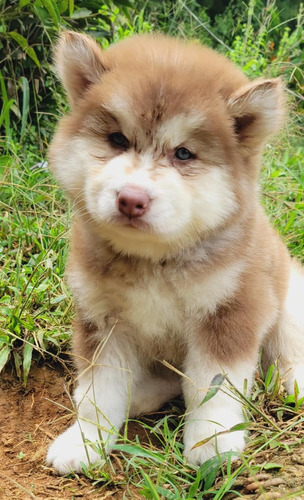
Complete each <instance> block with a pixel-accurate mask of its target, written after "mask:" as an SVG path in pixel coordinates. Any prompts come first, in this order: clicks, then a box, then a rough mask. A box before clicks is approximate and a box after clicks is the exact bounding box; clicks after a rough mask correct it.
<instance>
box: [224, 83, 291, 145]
mask: <svg viewBox="0 0 304 500" xmlns="http://www.w3.org/2000/svg"><path fill="white" fill-rule="evenodd" d="M228 111H229V113H230V116H231V117H232V119H233V120H234V128H235V133H236V135H237V137H238V142H239V144H240V146H241V147H243V148H245V149H246V150H247V151H251V152H252V153H254V152H257V151H258V150H260V148H261V146H262V145H263V144H264V142H265V141H266V139H267V137H268V136H269V135H271V134H273V133H275V132H277V131H278V130H279V128H280V126H281V125H282V122H283V118H284V91H283V84H282V82H281V80H280V79H272V80H256V81H254V82H253V83H252V84H250V85H248V86H246V87H243V88H241V89H240V90H239V91H238V92H237V93H235V94H234V95H232V96H231V98H230V99H229V101H228Z"/></svg>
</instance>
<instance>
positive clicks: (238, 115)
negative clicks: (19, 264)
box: [47, 32, 304, 474]
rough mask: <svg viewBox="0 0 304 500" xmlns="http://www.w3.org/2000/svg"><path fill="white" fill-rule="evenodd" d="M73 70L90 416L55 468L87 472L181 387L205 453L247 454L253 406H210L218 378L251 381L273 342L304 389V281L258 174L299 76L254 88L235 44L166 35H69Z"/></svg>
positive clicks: (58, 169) (192, 433) (78, 287)
mask: <svg viewBox="0 0 304 500" xmlns="http://www.w3.org/2000/svg"><path fill="white" fill-rule="evenodd" d="M55 65H56V67H57V71H58V74H59V76H60V78H61V80H62V83H63V85H64V87H65V89H66V92H67V95H68V98H69V101H70V104H71V109H72V111H71V113H70V114H69V115H68V116H66V117H64V118H62V119H61V121H60V124H59V128H58V130H57V132H56V134H55V137H54V139H53V142H52V144H51V147H50V153H49V157H50V164H51V168H52V170H53V172H54V174H55V176H56V177H57V179H58V180H59V182H60V183H61V185H62V186H63V187H64V189H65V191H66V192H67V194H68V196H69V197H70V199H71V200H72V202H73V205H74V209H75V214H74V218H73V227H72V238H71V250H70V258H69V263H68V277H69V284H70V287H71V289H72V292H73V294H74V298H75V303H76V309H77V320H76V325H75V332H74V335H73V352H74V356H75V361H76V364H77V369H78V377H77V384H78V385H77V388H76V390H75V404H76V407H77V412H78V420H77V421H76V422H75V423H74V424H73V425H72V427H70V428H69V429H68V430H67V431H65V432H64V433H63V434H62V435H61V436H59V437H58V438H57V439H56V440H55V442H54V443H53V444H52V445H51V446H50V448H49V451H48V454H47V462H48V464H50V465H52V466H54V467H55V468H56V469H57V470H58V472H59V473H62V474H64V473H67V472H69V471H70V470H72V469H74V470H75V471H78V472H79V471H81V463H84V464H86V465H88V463H89V462H91V463H95V462H96V461H98V460H100V454H98V453H97V452H96V446H98V447H99V448H100V449H101V448H102V449H103V450H104V451H105V452H108V451H110V450H111V448H112V447H113V444H114V443H115V440H116V438H117V434H118V432H119V429H120V428H121V426H122V424H123V421H124V419H125V418H126V417H127V416H131V417H136V416H138V415H140V414H143V413H145V412H149V411H153V410H156V409H158V408H159V407H161V405H163V403H164V402H165V401H167V400H169V399H170V398H172V397H174V396H176V395H178V394H180V393H181V392H182V393H183V396H184V399H185V404H186V408H187V411H186V421H185V428H184V455H185V457H186V459H187V460H188V461H189V462H190V463H193V464H201V463H202V462H204V461H205V460H207V459H209V458H210V457H212V456H213V455H215V454H216V453H217V452H219V453H222V452H226V451H229V450H234V451H236V452H242V451H243V450H244V446H245V441H244V432H243V431H237V432H231V433H221V432H222V431H223V430H229V429H230V428H231V427H233V426H234V425H236V424H239V423H240V422H242V420H243V416H242V407H241V404H240V403H239V402H238V401H236V400H235V399H233V398H231V397H229V396H228V395H227V394H226V393H224V392H222V391H219V392H218V393H217V394H216V395H215V396H214V397H213V398H211V399H209V400H208V401H207V402H206V403H205V404H203V405H201V402H202V401H203V399H204V396H205V394H206V391H207V390H208V387H209V386H210V383H211V381H212V380H213V378H214V377H215V375H217V374H219V373H223V374H227V375H228V377H229V380H230V381H231V382H232V383H233V384H234V385H235V387H236V388H238V389H239V390H240V391H242V390H243V384H244V380H245V379H246V380H247V387H248V388H249V389H250V384H251V382H252V378H253V374H254V371H255V368H256V365H257V359H258V352H259V348H260V347H261V346H263V353H264V363H265V366H267V364H269V363H272V362H274V361H275V360H278V363H279V368H280V370H281V374H282V375H283V376H284V378H285V380H286V388H287V390H288V391H289V392H291V393H292V392H293V387H294V381H295V380H297V383H298V386H299V389H300V392H301V394H303V392H304V308H303V303H302V302H303V296H304V276H303V273H302V270H301V268H300V266H299V265H298V264H297V263H296V262H293V261H292V260H291V258H290V257H289V255H288V252H287V250H286V248H285V246H284V245H283V243H282V242H281V240H280V238H279V237H278V235H277V234H276V233H275V231H274V230H273V229H272V228H271V226H270V224H269V222H268V220H267V218H266V216H265V214H264V212H263V209H262V208H261V206H260V204H259V195H258V185H257V178H258V173H259V169H260V162H261V152H262V148H263V145H264V144H265V141H266V139H267V137H268V136H269V135H270V134H272V133H273V132H276V131H277V130H278V129H279V127H280V125H281V122H282V119H283V115H284V98H283V89H282V83H281V82H280V80H278V79H267V80H263V79H258V80H254V81H252V82H250V81H248V79H247V78H246V77H245V76H244V75H243V74H242V72H240V70H239V69H237V68H236V67H235V66H234V65H233V64H232V63H231V62H229V61H228V60H227V59H225V58H224V57H223V56H222V55H219V54H217V53H215V52H213V51H212V50H210V49H208V48H205V47H201V46H199V45H198V44H195V43H184V42H181V41H178V40H175V39H171V38H167V37H164V36H160V35H155V36H153V35H152V36H151V35H148V36H134V37H131V38H129V39H127V40H124V41H122V42H119V43H117V44H115V45H113V46H112V47H110V48H109V49H107V50H106V51H102V50H101V49H100V47H99V46H98V45H97V44H96V43H95V42H94V41H93V40H92V39H91V38H89V37H87V36H84V35H81V34H78V33H74V32H65V33H63V34H62V36H61V38H60V40H59V43H58V45H57V48H56V51H55ZM163 360H165V361H166V362H167V366H168V363H169V364H171V365H173V366H174V367H176V369H177V370H179V371H180V372H182V373H183V374H184V376H181V377H179V376H178V375H177V370H176V371H174V370H170V369H168V368H166V366H165V364H164V363H163ZM210 436H215V437H213V439H211V440H209V441H207V442H206V443H205V444H204V445H201V446H197V447H195V444H196V443H198V442H200V441H202V440H204V439H205V438H208V437H210ZM84 440H85V442H86V443H93V444H95V449H94V446H89V445H88V446H85V445H84ZM101 443H102V444H101Z"/></svg>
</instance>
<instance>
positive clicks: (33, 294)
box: [0, 0, 304, 498]
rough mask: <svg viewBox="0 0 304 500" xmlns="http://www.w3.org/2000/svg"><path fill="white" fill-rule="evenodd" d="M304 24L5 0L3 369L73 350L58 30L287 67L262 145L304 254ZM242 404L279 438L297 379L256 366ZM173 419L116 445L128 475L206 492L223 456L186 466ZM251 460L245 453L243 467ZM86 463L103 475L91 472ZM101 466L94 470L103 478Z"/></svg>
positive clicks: (280, 69)
mask: <svg viewBox="0 0 304 500" xmlns="http://www.w3.org/2000/svg"><path fill="white" fill-rule="evenodd" d="M303 25H304V8H303V4H301V3H300V2H299V1H297V0H294V1H293V2H290V1H287V0H266V1H263V0H250V1H249V2H243V1H242V0H231V1H230V2H227V1H224V0H217V1H216V0H205V1H204V0H200V1H199V0H165V1H164V2H160V1H156V0H152V1H148V0H115V1H114V2H112V1H106V2H102V0H0V95H1V100H2V105H1V106H2V107H1V114H0V127H1V136H0V150H1V157H0V172H1V176H0V183H1V187H0V193H1V194H0V196H1V212H0V260H1V274H0V327H1V330H0V370H2V369H3V368H4V367H5V365H7V364H9V366H13V367H14V371H15V374H16V376H17V377H18V378H19V379H20V381H21V382H22V383H23V384H26V381H27V377H28V374H29V371H30V368H31V364H32V363H33V362H35V363H37V362H38V363H41V362H43V361H44V360H49V359H51V358H53V359H54V360H56V359H58V358H61V359H62V358H64V356H65V352H66V350H67V349H68V341H69V336H70V325H71V321H72V317H73V306H72V299H71V296H70V294H69V290H68V289H67V287H66V284H65V281H64V278H63V275H64V267H65V259H66V255H67V250H68V227H69V223H68V221H69V217H70V208H69V206H68V204H67V202H66V201H65V199H64V197H63V195H62V193H61V191H60V190H59V189H58V188H57V186H56V185H55V183H54V180H53V179H52V177H51V175H50V173H49V171H48V168H47V147H48V144H49V142H50V140H51V137H52V134H53V131H54V127H55V126H56V122H57V120H58V117H59V116H60V115H61V114H62V113H64V112H65V111H66V110H67V103H66V98H65V95H64V93H63V91H62V89H61V87H60V85H59V82H58V81H57V79H56V77H55V75H54V74H53V72H52V67H51V52H52V45H53V43H54V41H55V40H56V36H57V34H58V32H59V30H60V29H62V28H69V29H75V30H81V31H84V32H86V33H89V34H90V35H92V36H93V37H95V38H96V39H97V41H98V42H99V43H100V44H101V45H102V47H103V48H106V47H107V46H108V45H109V44H110V43H112V42H115V41H117V40H119V39H122V38H124V37H127V36H129V35H132V34H133V33H142V32H149V31H162V32H165V33H169V34H172V35H174V36H179V37H181V38H192V39H193V38H194V39H197V40H200V41H201V42H202V43H205V44H207V45H209V46H212V47H214V48H216V49H217V50H219V51H220V52H223V53H224V54H226V55H227V56H228V57H229V58H230V59H231V60H232V61H234V62H235V63H236V64H237V65H238V66H240V67H241V68H242V69H243V71H244V72H245V73H246V74H247V75H248V76H249V77H250V78H254V77H258V76H262V75H263V76H271V77H277V76H280V77H281V78H283V80H284V81H285V83H286V87H287V92H288V97H289V119H288V120H287V123H286V125H285V128H284V130H283V131H282V133H281V135H279V136H278V137H276V138H274V139H273V141H272V142H271V143H269V144H267V147H266V151H265V155H264V166H263V171H262V176H261V182H262V190H261V197H262V202H263V203H264V204H265V207H266V210H267V211H268V213H269V215H270V218H271V220H272V223H273V224H274V225H275V226H276V227H277V228H278V230H279V231H280V233H281V234H282V237H283V239H284V240H285V242H286V243H287V245H288V246H289V249H290V251H291V253H292V254H293V255H294V256H296V257H297V258H298V259H300V260H302V261H304V254H303V244H304V220H303V208H304V197H303V194H304V169H303V163H304V162H303V159H304V158H303V155H304V153H303V143H302V141H301V131H302V132H303V110H304V98H303V86H304V67H303V63H304V50H303V49H304V36H303ZM234 397H241V398H244V396H242V395H235V396H234ZM267 401H268V403H267ZM269 401H271V405H270V406H269ZM244 403H245V408H246V409H247V411H248V414H250V418H251V420H252V421H255V422H260V420H259V419H261V422H262V423H263V426H265V425H266V426H267V432H266V434H265V432H264V430H265V429H264V427H263V429H264V430H263V432H262V431H260V433H259V432H258V431H257V430H256V429H255V432H256V433H257V434H256V435H255V440H256V442H255V445H254V446H252V453H253V454H254V453H257V450H259V449H260V447H262V449H268V448H269V447H272V448H273V447H275V446H279V447H280V446H281V444H280V439H279V438H278V436H280V435H281V434H280V433H282V427H280V426H279V427H278V425H277V424H273V421H272V418H271V415H270V416H269V412H270V413H271V412H274V413H275V417H276V418H277V419H278V421H279V422H281V423H284V422H285V423H284V425H283V424H282V425H283V428H284V429H285V430H284V432H287V431H286V425H285V424H286V418H287V417H286V415H288V416H289V417H290V415H291V416H292V419H293V420H292V422H293V424H292V425H293V427H292V429H294V428H295V426H297V425H301V423H302V421H303V419H302V416H301V415H302V414H301V410H300V404H301V401H299V400H298V398H297V390H296V389H295V395H294V396H292V397H291V398H286V396H285V395H284V392H283V391H282V389H281V385H280V379H279V377H278V375H277V373H276V370H275V367H272V368H271V369H270V371H269V372H268V373H267V374H263V373H261V372H260V373H259V376H258V378H257V382H256V387H255V391H254V394H253V395H252V396H251V397H250V398H249V396H247V397H245V398H244ZM265 405H266V406H265ZM261 408H262V409H261ZM173 413H174V412H173ZM170 418H171V417H169V416H168V419H169V420H167V417H165V418H164V419H162V421H161V423H160V424H157V425H158V428H157V430H155V429H154V427H153V429H154V430H153V432H154V433H157V432H158V433H162V436H163V449H162V450H160V451H155V450H154V449H151V450H147V449H144V448H141V447H140V445H139V444H138V443H137V445H136V446H135V445H132V444H130V443H129V444H126V442H124V444H123V445H121V449H120V451H121V452H126V453H129V455H128V456H131V457H133V458H132V460H133V462H132V467H133V469H132V470H135V471H136V473H133V472H132V474H135V476H136V481H138V482H137V483H136V484H138V488H140V491H141V492H142V495H143V496H144V497H146V498H203V496H202V495H204V494H206V492H207V491H213V490H212V488H214V486H213V482H214V479H215V477H216V474H217V472H218V470H219V469H220V467H221V466H220V461H219V460H218V459H216V460H215V461H214V462H212V463H211V464H209V465H208V464H207V466H206V467H205V469H204V468H203V469H199V472H197V470H196V472H195V473H194V472H193V471H191V470H190V469H189V468H187V467H186V466H185V465H183V461H182V458H181V446H182V445H181V444H180V442H179V439H178V438H179V433H180V430H181V428H182V418H180V417H176V416H173V417H172V419H173V422H174V423H175V427H174V430H173V431H172V428H171V426H170V425H169V422H171V421H170ZM287 420H288V419H287ZM150 430H151V429H150ZM265 436H266V437H265ZM158 437H159V436H158ZM301 442H302V441H301ZM274 443H277V444H274ZM297 444H299V443H297ZM300 444H301V443H300ZM123 446H125V448H123ZM132 446H133V447H132ZM126 447H127V448H126ZM267 447H268V448H267ZM169 456H170V458H168V457H169ZM135 459H136V460H138V462H136V460H135ZM135 463H137V468H136V467H135V465H134V464H135ZM147 464H148V465H147ZM168 464H169V465H168ZM248 464H249V459H248V457H247V459H246V458H244V460H243V462H242V465H241V466H240V467H241V468H242V467H243V468H244V467H245V468H246V467H249V465H248ZM156 466H158V468H157V467H156ZM134 467H135V469H134ZM146 467H149V471H150V473H149V475H148V474H147V473H146V472H145V470H146V469H145V468H146ZM153 467H154V468H153ZM155 467H156V469H155ZM160 469H161V470H162V475H160V473H159V470H160ZM164 469H166V470H165V471H164ZM151 470H152V471H153V472H151ZM241 470H243V469H241ZM86 472H87V474H88V475H90V474H91V475H92V474H93V476H94V474H95V476H94V477H95V479H96V471H95V472H94V473H93V472H92V471H91V472H90V471H86ZM222 473H223V477H224V479H223V481H222V483H220V486H219V487H217V489H216V493H214V495H215V496H214V498H222V497H223V496H224V495H225V494H226V493H227V491H230V489H231V488H232V485H233V482H234V481H235V480H236V478H237V476H238V474H240V472H235V471H233V470H232V469H231V467H230V465H229V460H228V466H227V468H226V469H225V471H223V470H222ZM104 474H106V473H105V472H102V473H101V472H100V474H99V476H98V474H97V476H98V478H101V479H100V480H105V477H104ZM107 474H110V479H111V480H113V477H112V476H111V473H109V472H107ZM132 474H131V473H130V477H131V478H133V479H130V480H132V481H133V480H134V477H135V476H132ZM170 474H171V475H170ZM164 475H166V480H165V479H164ZM169 476H170V477H169ZM106 479H107V480H109V477H107V478H106ZM128 480H129V479H128ZM134 481H135V480H134ZM164 482H166V484H167V486H166V487H165V488H164V487H163V484H164ZM168 484H169V486H168ZM202 484H203V486H202ZM214 491H215V490H214ZM170 495H171V496H170ZM172 495H173V496H172ZM185 495H186V496H185ZM204 498H205V497H204Z"/></svg>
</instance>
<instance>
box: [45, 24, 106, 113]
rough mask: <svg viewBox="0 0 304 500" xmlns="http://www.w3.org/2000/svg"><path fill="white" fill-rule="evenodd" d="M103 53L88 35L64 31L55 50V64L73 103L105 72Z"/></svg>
mask: <svg viewBox="0 0 304 500" xmlns="http://www.w3.org/2000/svg"><path fill="white" fill-rule="evenodd" d="M103 59H104V57H103V52H102V50H101V48H100V46H99V45H98V44H97V43H96V42H95V41H94V40H93V39H92V38H91V37H89V36H87V35H82V34H80V33H76V32H74V31H63V32H62V33H61V35H60V37H59V40H58V42H57V45H56V46H55V49H54V63H55V68H56V71H57V74H58V76H59V78H60V79H61V81H62V83H63V85H64V87H65V89H66V91H67V94H68V98H69V100H70V102H71V104H72V105H75V104H76V103H77V101H79V99H81V97H83V95H84V93H85V91H86V90H87V89H88V88H89V87H90V85H92V84H93V83H96V82H98V81H99V79H100V77H101V76H102V74H103V73H104V72H105V71H106V68H105V65H104V61H103Z"/></svg>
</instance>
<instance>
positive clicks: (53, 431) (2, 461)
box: [0, 365, 304, 500]
mask: <svg viewBox="0 0 304 500" xmlns="http://www.w3.org/2000/svg"><path fill="white" fill-rule="evenodd" d="M70 386H71V374H69V373H67V372H66V371H64V370H63V369H60V368H58V367H57V368H56V369H51V368H49V367H48V366H46V365H44V366H42V367H37V366H34V367H33V368H32V370H31V373H30V377H29V380H28V383H27V386H26V388H24V387H23V386H22V385H20V382H18V380H17V379H16V377H15V375H13V374H12V373H9V372H4V373H3V374H1V380H0V427H1V435H0V499H1V500H6V499H12V500H15V499H16V500H17V499H24V500H26V499H28V498H32V499H34V500H35V499H36V500H66V499H69V500H77V499H78V498H79V499H81V498H84V499H92V500H95V499H98V500H102V499H106V498H110V497H111V498H114V499H115V500H119V499H122V498H135V499H136V498H141V497H139V496H138V494H136V493H135V492H134V494H133V493H132V492H125V494H124V492H123V491H122V490H121V489H120V487H113V488H111V489H109V488H108V489H105V488H102V487H101V488H98V487H96V486H93V485H92V483H91V482H90V481H89V480H87V479H86V478H85V477H84V476H83V475H80V476H78V477H73V478H68V477H60V476H58V475H57V474H56V473H55V471H54V470H53V469H51V468H49V467H47V466H46V465H45V462H44V457H45V454H46V449H47V447H48V445H49V443H50V442H51V440H52V439H53V438H54V437H55V436H57V435H58V434H59V433H60V432H62V430H63V429H65V428H66V427H67V426H68V425H69V423H70V422H71V420H72V419H73V415H72V414H71V413H69V412H68V411H67V409H66V408H71V402H70V400H69V397H68V393H70V392H71V387H70ZM140 430H141V429H136V428H133V429H131V431H132V433H134V435H135V434H136V433H139V434H140ZM113 460H115V457H113ZM268 460H269V461H275V462H276V463H279V464H281V465H282V469H281V470H280V471H279V473H278V471H269V472H262V473H260V474H258V475H256V476H255V477H249V476H248V474H247V475H245V476H243V477H239V478H237V480H236V483H235V485H234V488H235V489H236V490H238V491H239V492H240V493H241V494H242V497H241V498H244V499H248V500H249V499H252V500H253V499H259V500H262V499H265V500H266V499H267V500H272V499H277V498H286V495H289V496H288V498H293V499H304V494H297V493H296V491H298V490H299V489H303V491H304V447H303V448H300V447H297V448H295V449H293V450H291V451H290V452H289V451H288V450H287V451H283V452H282V453H281V454H280V455H278V454H276V456H271V454H270V455H269V457H268ZM119 468H121V474H122V475H123V469H122V465H121V462H120V461H119V460H118V459H117V469H118V470H117V473H118V474H119V473H120V472H119ZM262 488H263V490H264V493H262V494H261V489H262ZM227 498H229V499H231V498H240V497H237V496H236V495H232V496H231V494H229V497H227Z"/></svg>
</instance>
